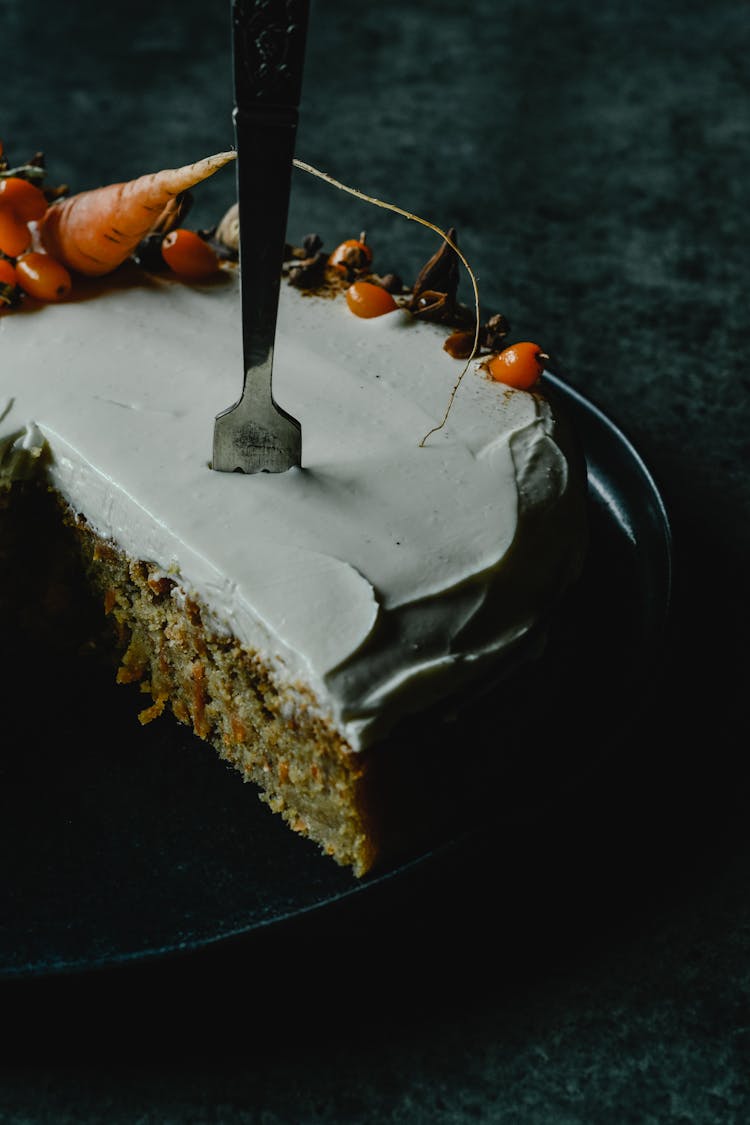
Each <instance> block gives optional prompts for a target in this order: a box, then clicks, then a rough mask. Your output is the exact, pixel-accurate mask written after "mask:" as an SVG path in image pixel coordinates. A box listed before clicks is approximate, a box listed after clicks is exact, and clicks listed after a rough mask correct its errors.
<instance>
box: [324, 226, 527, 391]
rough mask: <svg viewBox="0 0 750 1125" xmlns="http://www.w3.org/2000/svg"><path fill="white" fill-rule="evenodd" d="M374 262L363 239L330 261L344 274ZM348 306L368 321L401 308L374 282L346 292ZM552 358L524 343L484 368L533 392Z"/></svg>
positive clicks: (356, 284)
mask: <svg viewBox="0 0 750 1125" xmlns="http://www.w3.org/2000/svg"><path fill="white" fill-rule="evenodd" d="M371 262H372V250H371V249H370V247H369V246H367V244H366V243H365V242H364V241H363V240H362V239H356V238H348V239H346V240H345V241H344V242H342V243H341V244H340V245H339V246H337V247H336V249H335V250H334V251H333V253H332V254H331V255H330V256H329V258H328V264H329V265H331V266H334V267H335V268H337V269H340V270H341V271H342V272H346V271H347V269H348V268H349V267H350V266H352V265H354V266H355V267H358V268H365V269H366V268H367V267H368V266H369V265H370V263H371ZM346 303H347V305H348V306H349V308H350V309H351V311H352V312H353V313H354V314H355V315H356V316H361V317H366V318H368V319H369V318H370V317H374V316H383V315H384V314H386V313H390V312H393V311H394V310H395V309H397V308H398V304H397V302H396V300H395V298H394V297H393V295H392V294H391V293H389V292H388V290H387V289H384V288H383V287H382V286H381V285H377V284H375V282H372V281H354V282H352V284H351V285H350V286H349V288H348V289H347V290H346ZM548 359H549V356H548V355H547V354H546V353H545V352H543V351H542V349H541V348H540V347H539V345H538V344H534V343H532V342H531V341H528V340H524V341H521V342H520V343H518V344H511V345H510V346H509V347H507V348H504V349H503V350H502V351H501V352H498V353H497V354H495V355H492V356H490V357H489V359H488V360H487V361H486V363H485V364H484V367H485V369H486V371H487V372H488V374H489V375H490V376H491V377H492V378H493V379H494V380H495V381H496V382H498V383H505V384H506V386H509V387H515V388H516V389H517V390H529V389H530V388H531V387H533V386H534V385H535V384H536V383H537V382H538V381H539V379H540V377H541V374H542V372H543V371H544V364H545V362H546V361H547V360H548Z"/></svg>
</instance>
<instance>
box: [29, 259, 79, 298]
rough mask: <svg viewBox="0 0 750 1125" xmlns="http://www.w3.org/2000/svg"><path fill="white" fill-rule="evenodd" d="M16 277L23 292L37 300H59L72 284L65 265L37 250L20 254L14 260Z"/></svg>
mask: <svg viewBox="0 0 750 1125" xmlns="http://www.w3.org/2000/svg"><path fill="white" fill-rule="evenodd" d="M16 277H17V279H18V284H19V285H20V286H21V288H22V289H23V291H24V293H28V295H29V296H30V297H36V298H37V300H39V301H61V300H62V299H63V297H67V295H68V293H70V290H71V288H72V285H73V283H72V279H71V276H70V274H69V273H68V271H67V270H66V268H65V266H63V265H61V264H60V262H58V261H56V260H55V258H52V257H50V255H49V254H42V253H40V252H39V251H38V250H31V251H29V253H28V254H22V255H21V257H20V258H19V259H18V261H17V262H16Z"/></svg>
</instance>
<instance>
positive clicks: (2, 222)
mask: <svg viewBox="0 0 750 1125" xmlns="http://www.w3.org/2000/svg"><path fill="white" fill-rule="evenodd" d="M30 242H31V231H30V230H29V228H28V226H27V224H26V223H25V222H24V221H23V219H19V217H18V215H17V214H16V212H15V211H14V210H13V208H12V207H3V206H0V250H2V252H3V254H7V255H8V257H9V258H17V257H18V255H19V254H23V252H24V250H27V249H28V247H29V243H30Z"/></svg>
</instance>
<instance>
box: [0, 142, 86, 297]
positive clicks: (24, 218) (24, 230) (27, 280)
mask: <svg viewBox="0 0 750 1125" xmlns="http://www.w3.org/2000/svg"><path fill="white" fill-rule="evenodd" d="M2 153H3V147H2V142H0V156H2ZM47 206H48V204H47V197H46V196H45V194H44V192H43V191H42V189H41V188H38V187H37V186H36V184H32V183H31V181H30V180H25V179H23V178H22V177H21V176H5V177H0V252H1V253H2V255H3V256H2V257H0V285H2V286H5V287H7V288H6V289H5V293H6V295H7V296H8V299H9V300H12V299H13V297H14V296H15V295H16V294H17V293H18V292H19V290H22V291H23V292H24V293H28V294H29V296H30V297H36V298H38V299H39V300H42V301H59V300H60V299H61V298H62V297H64V296H66V294H68V293H69V292H70V289H71V285H72V282H71V278H70V274H69V273H68V271H67V270H66V268H65V266H63V265H61V264H60V262H57V261H56V260H55V259H54V258H51V257H50V256H49V255H47V254H43V253H41V252H39V251H38V250H35V249H33V245H32V243H33V235H32V228H31V226H30V224H32V223H36V222H38V221H39V220H40V219H42V218H44V214H45V212H46V210H47Z"/></svg>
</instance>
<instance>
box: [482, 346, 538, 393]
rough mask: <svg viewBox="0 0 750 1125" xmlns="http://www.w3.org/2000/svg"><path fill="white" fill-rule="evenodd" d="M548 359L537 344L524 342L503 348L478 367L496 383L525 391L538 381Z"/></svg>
mask: <svg viewBox="0 0 750 1125" xmlns="http://www.w3.org/2000/svg"><path fill="white" fill-rule="evenodd" d="M548 359H549V356H548V355H547V353H546V352H543V351H542V349H541V348H540V347H539V345H538V344H533V343H531V342H530V341H528V340H524V341H522V342H521V343H518V344H511V346H510V347H507V348H504V349H503V351H501V352H500V353H499V354H498V355H493V356H491V357H490V359H488V360H486V361H485V363H483V364H481V365H480V366H482V367H483V368H484V369H485V370H486V371H487V372H488V374H489V375H490V376H491V377H492V378H493V379H495V380H496V381H497V382H498V383H506V384H507V385H508V386H509V387H515V388H516V389H517V390H523V391H527V390H529V389H530V388H531V387H533V386H534V384H535V383H537V382H538V381H539V379H540V377H541V374H542V371H543V370H544V364H545V363H546V362H547V360H548Z"/></svg>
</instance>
